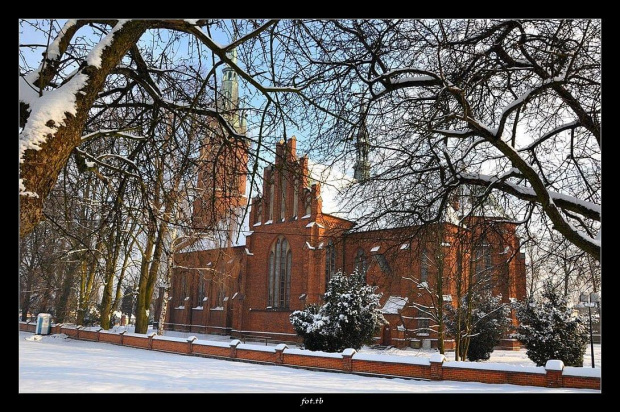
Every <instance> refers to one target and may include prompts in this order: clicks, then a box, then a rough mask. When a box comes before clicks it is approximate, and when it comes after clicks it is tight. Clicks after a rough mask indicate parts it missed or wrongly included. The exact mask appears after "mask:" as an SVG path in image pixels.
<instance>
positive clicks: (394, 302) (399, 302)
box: [381, 296, 409, 315]
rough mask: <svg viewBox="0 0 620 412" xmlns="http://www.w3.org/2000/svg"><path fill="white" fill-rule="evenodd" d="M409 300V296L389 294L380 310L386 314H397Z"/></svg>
mask: <svg viewBox="0 0 620 412" xmlns="http://www.w3.org/2000/svg"><path fill="white" fill-rule="evenodd" d="M408 301H409V298H402V297H400V296H390V297H389V298H388V300H387V301H386V302H385V305H383V308H382V309H381V312H383V313H388V314H395V315H397V314H398V312H400V311H401V310H402V309H403V308H404V307H405V304H406V303H407V302H408Z"/></svg>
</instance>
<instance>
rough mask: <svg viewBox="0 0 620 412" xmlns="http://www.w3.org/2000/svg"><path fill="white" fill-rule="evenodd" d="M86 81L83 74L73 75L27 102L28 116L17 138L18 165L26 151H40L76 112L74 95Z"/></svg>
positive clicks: (86, 78)
mask: <svg viewBox="0 0 620 412" xmlns="http://www.w3.org/2000/svg"><path fill="white" fill-rule="evenodd" d="M87 80H88V76H86V75H85V74H82V73H80V74H77V75H75V76H74V77H73V78H72V79H71V80H70V81H69V82H67V83H65V84H64V85H63V86H61V87H59V88H58V89H56V90H51V91H48V92H47V93H45V94H44V95H43V96H41V97H39V98H37V99H35V100H33V101H31V102H29V104H30V116H29V117H28V121H27V122H26V125H25V126H24V129H23V130H22V132H21V134H20V136H19V163H20V164H21V163H23V162H24V152H25V151H26V150H27V149H32V150H40V149H41V145H42V144H43V143H45V142H46V141H47V138H48V136H49V135H53V134H54V133H55V132H56V129H57V128H58V127H59V126H63V125H64V124H65V119H66V116H67V114H69V115H71V116H75V114H76V112H77V107H76V104H75V103H76V95H77V92H78V91H80V90H81V89H82V88H83V87H84V86H85V85H86V82H87Z"/></svg>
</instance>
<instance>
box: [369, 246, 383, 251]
mask: <svg viewBox="0 0 620 412" xmlns="http://www.w3.org/2000/svg"><path fill="white" fill-rule="evenodd" d="M379 249H381V246H373V247H372V249H370V251H371V252H378V251H379Z"/></svg>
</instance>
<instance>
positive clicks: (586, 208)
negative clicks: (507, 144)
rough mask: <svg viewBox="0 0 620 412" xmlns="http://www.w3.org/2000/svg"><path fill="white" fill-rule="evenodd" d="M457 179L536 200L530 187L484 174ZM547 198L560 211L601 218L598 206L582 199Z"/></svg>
mask: <svg viewBox="0 0 620 412" xmlns="http://www.w3.org/2000/svg"><path fill="white" fill-rule="evenodd" d="M513 173H514V171H513V170H512V169H511V170H510V171H509V173H508V174H506V175H505V176H504V177H507V176H509V175H511V174H513ZM458 177H459V179H460V180H461V181H462V182H464V183H470V184H476V185H482V186H493V187H494V188H496V189H498V190H501V191H502V192H506V193H509V194H511V195H513V196H516V197H518V198H520V199H523V200H528V201H536V200H537V199H538V195H537V194H536V192H535V191H534V189H532V188H531V187H525V186H521V185H517V184H515V183H511V182H507V181H505V180H502V179H500V178H498V177H497V176H491V175H485V174H474V173H461V174H460V175H459V176H458ZM547 193H549V198H550V199H551V200H552V201H553V202H554V203H555V204H556V205H557V206H558V207H559V208H561V209H565V210H569V211H571V212H574V213H578V214H580V215H582V216H585V217H587V218H589V219H592V220H596V221H600V219H601V217H600V214H601V207H600V205H598V204H596V203H593V202H588V201H585V200H582V199H578V198H576V197H574V196H569V195H566V194H563V193H557V192H553V191H550V190H548V191H547Z"/></svg>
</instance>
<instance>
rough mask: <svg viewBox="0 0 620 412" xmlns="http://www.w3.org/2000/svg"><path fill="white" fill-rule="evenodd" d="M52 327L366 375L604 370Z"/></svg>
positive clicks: (533, 378)
mask: <svg viewBox="0 0 620 412" xmlns="http://www.w3.org/2000/svg"><path fill="white" fill-rule="evenodd" d="M35 329H36V324H34V323H24V322H20V323H19V330H20V331H24V332H31V333H34V332H35V331H36V330H35ZM51 331H52V333H63V334H65V335H67V336H69V337H71V338H74V339H81V340H89V341H99V342H105V343H112V344H116V345H123V346H131V347H135V348H141V349H147V350H149V349H150V350H156V351H162V352H170V353H178V354H183V355H195V356H206V357H215V358H220V359H237V360H242V361H250V362H263V363H269V364H274V365H285V366H292V367H301V368H316V369H322V370H332V371H342V372H347V373H358V374H365V375H367V374H372V375H378V376H391V377H393V376H399V377H403V378H414V379H428V380H453V381H464V382H481V383H495V384H513V385H526V386H542V387H562V388H576V389H595V390H600V388H601V378H600V370H592V369H590V368H573V367H567V368H564V364H563V363H562V362H561V361H549V362H548V363H547V365H546V366H545V367H518V366H515V365H502V364H498V363H475V362H445V358H444V356H443V355H440V354H438V353H437V354H434V355H433V356H432V357H431V358H430V359H426V358H412V357H401V356H390V355H380V354H357V353H355V350H353V349H346V350H345V351H344V352H342V353H325V352H311V351H305V350H300V349H289V348H287V347H286V345H278V346H277V347H271V346H269V347H268V346H263V345H251V344H242V343H241V342H240V341H239V340H232V341H230V342H220V341H217V342H216V341H201V340H196V339H195V337H190V338H173V337H166V336H156V335H154V334H151V335H148V336H147V335H140V334H126V333H124V332H121V333H114V332H110V331H104V330H92V329H86V330H85V329H82V328H80V327H75V326H71V325H69V326H64V325H52V328H51Z"/></svg>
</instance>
